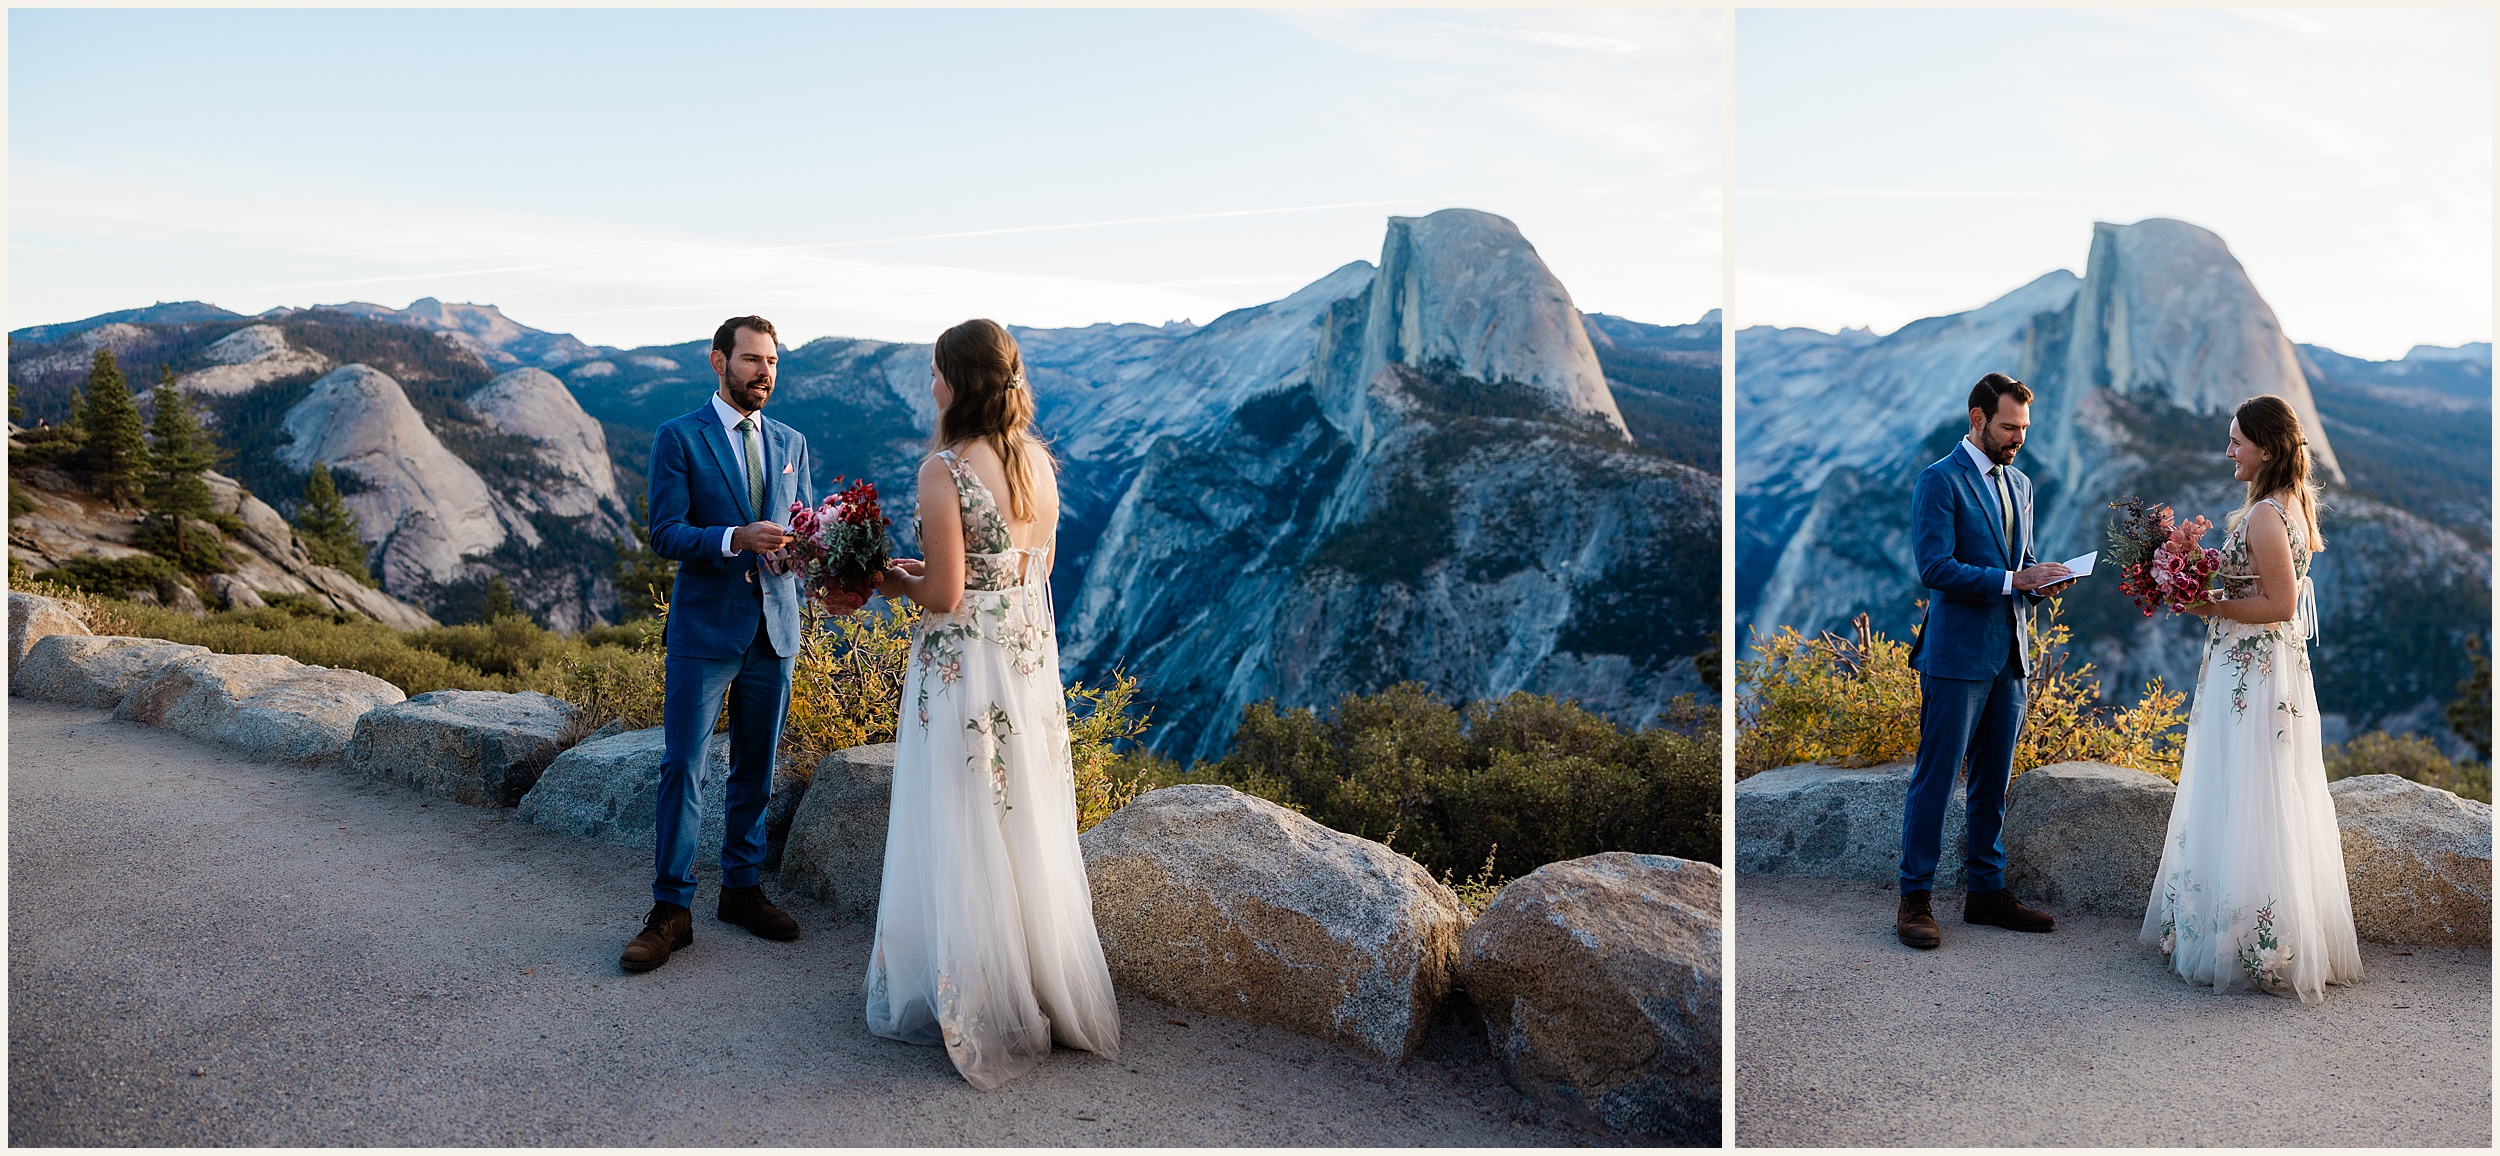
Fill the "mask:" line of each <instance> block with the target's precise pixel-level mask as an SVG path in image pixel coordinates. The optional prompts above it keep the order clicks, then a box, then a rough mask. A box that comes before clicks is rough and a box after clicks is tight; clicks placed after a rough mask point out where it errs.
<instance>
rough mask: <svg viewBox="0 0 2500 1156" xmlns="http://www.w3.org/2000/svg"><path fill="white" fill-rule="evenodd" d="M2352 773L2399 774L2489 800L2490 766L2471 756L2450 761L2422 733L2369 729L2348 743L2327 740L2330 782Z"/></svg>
mask: <svg viewBox="0 0 2500 1156" xmlns="http://www.w3.org/2000/svg"><path fill="white" fill-rule="evenodd" d="M2354 775H2400V776H2402V777H2404V778H2407V779H2411V780H2413V781H2414V782H2417V783H2420V784H2422V785H2423V786H2426V787H2437V788H2439V789H2441V790H2443V791H2454V792H2456V793H2457V795H2458V796H2459V797H2461V798H2467V799H2472V800H2474V801H2475V802H2477V803H2488V802H2490V801H2491V768H2490V767H2489V766H2487V765H2485V764H2482V763H2478V762H2475V761H2474V760H2472V759H2465V760H2462V761H2459V760H2452V759H2450V758H2449V757H2448V756H2446V755H2444V754H2441V753H2440V751H2439V744H2437V743H2434V742H2432V741H2431V740H2429V739H2427V738H2425V737H2423V736H2421V735H2391V734H2389V733H2387V732H2386V731H2371V732H2370V733H2368V734H2365V735H2362V736H2360V737H2359V738H2356V739H2354V740H2352V741H2351V742H2349V743H2329V744H2327V748H2326V777H2327V779H2328V780H2329V781H2333V780H2336V779H2346V778H2351V777H2352V776H2354Z"/></svg>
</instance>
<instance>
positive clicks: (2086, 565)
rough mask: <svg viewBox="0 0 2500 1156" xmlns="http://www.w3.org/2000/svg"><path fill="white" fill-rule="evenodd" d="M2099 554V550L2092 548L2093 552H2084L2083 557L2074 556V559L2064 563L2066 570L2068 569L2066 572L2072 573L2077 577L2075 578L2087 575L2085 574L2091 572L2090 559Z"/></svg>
mask: <svg viewBox="0 0 2500 1156" xmlns="http://www.w3.org/2000/svg"><path fill="white" fill-rule="evenodd" d="M2100 556H2101V552H2100V551H2098V550H2094V551H2093V552H2091V553H2089V554H2086V555H2084V556H2083V557H2081V558H2076V559H2074V560H2072V561H2070V562H2068V563H2066V569H2067V571H2068V572H2070V573H2072V574H2073V575H2074V576H2075V577H2077V578H2081V577H2083V576H2085V575H2087V574H2090V573H2091V572H2092V560H2093V559H2095V558H2098V557H2100Z"/></svg>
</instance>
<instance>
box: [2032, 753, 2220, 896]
mask: <svg viewBox="0 0 2500 1156" xmlns="http://www.w3.org/2000/svg"><path fill="white" fill-rule="evenodd" d="M2178 793H2179V789H2178V787H2177V786H2175V785H2173V784H2172V783H2171V781H2170V780H2168V779H2165V778H2163V777H2161V776H2160V775H2156V774H2151V773H2148V772H2145V771H2139V770H2135V769H2133V768H2130V767H2113V766H2109V765H2107V764H2103V763H2054V764H2051V765H2048V766H2043V767H2034V768H2032V769H2030V770H2028V771H2024V772H2023V773H2022V774H2020V775H2017V776H2015V777H2014V785H2013V786H2012V787H2011V788H2009V789H2008V790H2007V792H2006V798H2005V850H2006V864H2005V882H2006V885H2007V886H2009V887H2012V888H2013V889H2014V892H2015V894H2017V895H2019V896H2021V897H2022V898H2023V900H2024V901H2025V902H2028V903H2039V904H2046V905H2049V906H2052V907H2055V908H2057V909H2058V910H2061V911H2088V912H2096V913H2099V914H2103V915H2142V914H2143V913H2144V902H2145V897H2146V896H2149V895H2151V894H2152V893H2153V881H2154V880H2155V879H2156V878H2157V877H2158V876H2159V875H2160V873H2161V851H2162V840H2163V838H2164V837H2165V836H2166V835H2167V833H2168V832H2169V830H2170V804H2171V802H2172V801H2173V800H2174V799H2176V798H2177V797H2178Z"/></svg>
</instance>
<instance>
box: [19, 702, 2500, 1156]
mask: <svg viewBox="0 0 2500 1156" xmlns="http://www.w3.org/2000/svg"><path fill="white" fill-rule="evenodd" d="M8 707H9V713H8V719H7V721H8V750H9V762H8V772H9V879H8V884H9V1061H10V1062H9V1140H10V1142H11V1143H13V1144H37V1145H69V1144H122V1145H172V1144H183V1145H191V1144H391V1145H448V1144H498V1145H501V1144H511V1145H542V1144H670V1145H710V1144H809V1145H855V1144H868V1145H883V1144H892V1145H902V1144H1019V1145H1074V1144H1085V1145H1096V1144H1099V1145H1197V1144H1237V1145H1268V1144H1278V1145H1513V1144H1541V1145H1555V1144H1574V1143H1581V1144H1585V1143H1591V1142H1595V1143H1606V1142H1608V1140H1607V1137H1605V1136H1603V1135H1599V1134H1595V1133H1592V1132H1589V1131H1586V1130H1584V1129H1581V1128H1579V1127H1575V1126H1573V1125H1570V1124H1568V1123H1566V1122H1564V1121H1562V1120H1561V1119H1559V1118H1557V1117H1555V1116H1554V1115H1552V1114H1550V1113H1547V1112H1543V1111H1540V1110H1539V1109H1538V1107H1537V1106H1536V1105H1535V1104H1534V1103H1533V1102H1532V1101H1529V1100H1527V1099H1526V1098H1524V1097H1522V1096H1520V1095H1519V1094H1518V1093H1517V1092H1515V1091H1513V1090H1512V1089H1511V1088H1510V1087H1509V1086H1508V1085H1507V1084H1505V1083H1503V1082H1502V1079H1501V1075H1500V1072H1499V1071H1498V1070H1497V1069H1496V1068H1495V1067H1494V1065H1493V1064H1492V1062H1491V1060H1490V1059H1489V1057H1488V1056H1487V1053H1486V1051H1485V1046H1484V1042H1483V1038H1482V1035H1481V1029H1470V1028H1469V1027H1467V1026H1465V1025H1463V1024H1462V1023H1461V1022H1460V1021H1459V1019H1458V1018H1456V1017H1455V1016H1453V1017H1452V1018H1450V1019H1449V1020H1448V1021H1447V1022H1445V1023H1443V1024H1441V1025H1439V1026H1438V1027H1437V1028H1436V1031H1435V1034H1434V1036H1433V1038H1432V1040H1431V1041H1430V1042H1429V1043H1428V1044H1427V1045H1426V1047H1425V1049H1424V1051H1423V1052H1422V1053H1421V1054H1419V1055H1418V1056H1417V1057H1416V1058H1415V1059H1414V1060H1412V1061H1410V1062H1408V1063H1407V1064H1405V1065H1403V1066H1402V1067H1399V1068H1396V1069H1386V1068H1383V1067H1381V1066H1378V1065H1376V1064H1373V1063H1371V1062H1369V1061H1367V1060H1364V1059H1362V1058H1361V1057H1359V1056H1357V1055H1355V1054H1354V1053H1352V1052H1350V1051H1347V1050H1345V1049H1343V1048H1340V1047H1337V1046H1335V1045H1331V1044H1327V1043H1323V1042H1321V1041H1318V1040H1314V1039H1310V1038H1308V1037H1304V1036H1300V1035H1295V1034H1292V1033H1289V1032H1284V1031H1280V1030H1277V1029H1273V1028H1261V1027H1254V1026H1250V1025H1247V1024H1240V1023H1233V1022H1229V1021H1224V1020H1219V1019H1215V1018H1213V1017H1210V1016H1204V1015H1200V1014H1197V1013H1194V1012H1185V1011H1181V1010H1178V1009H1175V1008H1171V1007H1167V1006H1164V1005H1161V1004H1156V1003H1152V1002H1150V1001H1147V1000H1145V999H1142V998H1138V997H1135V996H1127V995H1124V996H1123V997H1122V999H1121V1013H1122V1017H1123V1035H1124V1045H1125V1054H1124V1055H1123V1056H1122V1058H1121V1059H1120V1061H1118V1062H1116V1063H1115V1062H1112V1061H1107V1060H1103V1059H1099V1058H1097V1057H1094V1056H1092V1055H1090V1054H1087V1053H1082V1052H1070V1051H1066V1050H1061V1051H1059V1052H1057V1053H1055V1054H1053V1055H1052V1056H1051V1058H1050V1059H1049V1060H1048V1061H1047V1062H1045V1063H1044V1064H1043V1065H1042V1066H1041V1068H1039V1069H1038V1070H1036V1071H1034V1072H1033V1073H1031V1074H1029V1075H1027V1076H1025V1077H1024V1078H1023V1079H1021V1080H1018V1081H1016V1082H1014V1083H1012V1084H1010V1085H1008V1086H1007V1087H1006V1088H1004V1089H1001V1090H999V1091H997V1092H992V1093H982V1092H979V1091H975V1090H974V1089H973V1088H971V1087H970V1086H969V1085H966V1084H965V1083H964V1082H963V1081H962V1079H961V1078H959V1077H958V1076H956V1075H955V1072H954V1069H953V1068H952V1067H951V1066H949V1065H948V1064H947V1062H946V1059H945V1056H944V1055H943V1053H941V1052H940V1051H938V1050H937V1049H934V1048H917V1047H912V1046H910V1045H907V1044H899V1043H894V1042H891V1041H886V1040H880V1039H877V1038H875V1037H873V1036H871V1035H869V1034H868V1032H867V1029H866V1027H865V1026H864V1024H863V1023H862V1021H861V1016H860V997H859V994H858V993H859V976H860V972H861V969H862V966H863V964H864V962H865V960H866V958H867V954H868V941H869V929H868V928H867V927H865V926H860V925H847V926H838V925H835V924H834V923H833V922H832V920H831V918H830V916H829V915H828V914H827V913H826V912H825V911H824V910H823V909H822V908H820V907H817V906H814V905H812V904H807V903H803V902H793V901H791V900H788V899H786V898H783V899H782V900H781V901H782V902H783V903H784V905H785V906H786V907H788V908H789V910H790V911H791V913H792V914H794V915H796V916H797V917H798V918H799V920H800V923H801V924H802V926H803V927H804V928H805V931H806V937H805V938H804V939H802V940H800V941H799V942H797V943H790V944H783V943H772V942H768V941H765V940H761V939H757V938H755V937H754V936H751V935H749V934H747V933H746V932H745V931H744V930H742V929H739V928H735V927H730V926H727V925H724V924H722V923H720V922H718V921H717V920H715V919H714V918H713V917H712V906H713V888H712V886H710V885H707V886H706V887H705V889H704V893H703V894H702V895H701V896H700V897H698V899H697V901H696V907H695V943H694V946H693V947H692V948H690V949H688V950H687V951H684V952H681V953H679V954H678V955H677V957H675V958H674V959H672V960H671V961H670V962H669V964H668V965H667V966H666V967H663V968H661V969H660V970H658V971H655V972H652V973H649V974H647V975H642V976H631V977H629V976H625V975H623V974H621V973H619V972H618V970H617V967H616V955H617V952H618V950H619V949H620V948H622V947H623V946H624V943H625V940H626V939H628V938H630V937H631V936H632V935H633V933H634V931H635V930H636V928H637V927H638V926H639V923H640V920H641V917H642V914H643V912H644V911H645V910H646V909H648V907H649V900H648V898H647V897H648V895H649V891H648V879H649V875H650V859H649V856H648V853H647V852H642V851H637V850H633V849H629V848H619V847H611V846H606V845H601V844H595V843H590V842H586V841H581V840H576V839H570V838H565V837H563V836H559V835H555V834H551V833H548V832H545V831H541V830H539V829H537V828H534V827H529V826H526V825H523V824H519V823H515V822H513V821H511V819H510V818H509V817H508V816H507V814H506V813H503V812H498V811H492V810H481V809H477V808H472V807H464V806H461V805H458V804H455V803H451V802H448V801H445V800H441V799H434V798H431V797H428V796H424V795H420V794H418V793H416V792H414V791H411V790H406V789H402V788H398V787H392V786H381V785H367V784H360V783H358V782H356V781H354V780H351V779H350V778H348V777H346V776H345V775H343V774H341V773H340V772H339V771H337V770H335V769H302V768H284V767H275V766H270V765H266V764H259V763H254V762H250V761H248V760H245V759H243V758H241V757H239V756H235V755H231V754H226V753H222V752H221V751H220V750H218V749H217V748H214V747H211V746H209V745H206V744H202V743H198V742H195V741H193V740H190V739H186V738H183V737H181V736H179V735H175V734H171V733H169V732H163V731H156V730H152V729H149V728H145V727H140V726H135V725H132V724H127V723H119V722H114V721H112V720H111V719H110V718H109V717H107V715H106V714H105V713H104V712H101V711H92V710H81V709H76V708H69V707H60V706H53V705H48V704H42V703H33V702H28V701H25V700H22V699H10V700H8ZM767 889H768V890H772V891H774V893H775V894H776V896H777V897H778V896H779V892H778V890H777V889H776V888H774V887H773V886H772V881H771V880H770V878H769V877H768V878H767ZM2485 1006H2487V1005H2485ZM1172 1021H1180V1022H1179V1023H1175V1022H1172ZM1181 1024H1186V1025H1187V1026H1181ZM2484 1134H2485V1135H2487V1133H2484Z"/></svg>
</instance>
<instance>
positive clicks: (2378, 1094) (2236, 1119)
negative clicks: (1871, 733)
mask: <svg viewBox="0 0 2500 1156" xmlns="http://www.w3.org/2000/svg"><path fill="white" fill-rule="evenodd" d="M1894 903H1895V896H1894V893H1893V892H1892V891H1891V889H1889V888H1884V887H1877V886H1870V885H1865V884H1858V883H1843V882H1836V881H1833V880H1828V879H1794V878H1783V877H1777V876H1761V875H1745V876H1740V877H1739V878H1738V879H1737V881H1736V911H1737V916H1736V921H1735V929H1734V934H1735V937H1736V974H1735V982H1734V988H1733V992H1732V995H1733V999H1734V1007H1735V1016H1736V1063H1735V1068H1736V1079H1735V1085H1734V1103H1733V1104H1732V1106H1731V1107H1732V1110H1733V1111H1734V1113H1735V1124H1736V1142H1737V1144H1738V1145H1740V1146H1753V1145H1777V1146H1789V1145H1818V1146H1819V1145H1836V1146H1875V1145H1937V1146H1957V1145H2051V1144H2055V1145H2106V1146H2119V1147H2126V1146H2167V1145H2229V1146H2277V1145H2280V1146H2310V1145H2334V1146H2360V1147H2379V1146H2391V1147H2404V1146H2425V1145H2428V1146H2456V1147H2475V1148H2483V1147H2489V1146H2490V1144H2491V1138H2492V1127H2491V1125H2492V1112H2491V1087H2492V1084H2491V1057H2492V1039H2491V1025H2492V1007H2491V980H2492V974H2491V952H2490V950H2489V949H2487V948H2471V949H2468V948H2430V947H2423V948H2411V949H2407V948H2395V947H2389V946H2387V945H2385V944H2375V943H2364V944H2362V945H2361V955H2362V967H2363V969H2364V971H2365V973H2366V978H2365V979H2364V981H2363V982H2362V983H2361V984H2359V985H2357V986H2354V987H2350V988H2337V987H2330V988H2328V989H2327V1001H2326V1002H2325V1003H2324V1004H2323V1005H2319V1006H2315V1007H2304V1006H2302V1005H2301V1004H2300V1003H2299V1002H2297V1001H2295V1000H2290V999H2284V998H2280V997H2276V996H2266V995H2258V994H2255V993H2250V992H2234V993H2224V994H2217V993H2215V992H2213V991H2211V990H2210V989H2200V988H2195V987H2191V986H2189V985H2188V984H2187V983H2186V982H2185V981H2183V980H2180V979H2177V978H2176V977H2174V976H2172V975H2171V974H2170V973H2169V972H2168V971H2167V970H2165V969H2164V968H2163V966H2162V962H2161V955H2160V953H2159V952H2158V951H2154V950H2152V949H2149V948H2141V947H2138V946H2137V945H2136V942H2135V935H2136V925H2137V921H2136V920H2134V919H2115V918H2105V917H2089V916H2072V915H2068V914H2066V913H2064V912H2056V914H2057V915H2058V916H2059V919H2058V928H2057V930H2056V931H2055V932H2054V933H2051V934H2048V935H2026V934H2022V933H2019V932H2012V931H2006V930H2003V929H2001V928H1995V927H1973V926H1970V925H1968V924H1965V923H1963V922H1962V921H1961V910H1962V909H1961V897H1960V896H1959V895H1940V896H1939V897H1938V899H1937V902H1936V908H1937V915H1938V920H1937V922H1938V923H1939V925H1940V926H1941V927H1942V928H1943V930H1944V946H1943V947H1941V948H1938V949H1936V950H1935V951H1933V952H1919V951H1913V950H1911V949H1910V948H1907V947H1903V946H1901V944H1900V942H1899V940H1897V939H1896V938H1895V937H1894V935H1893V929H1892V918H1893V910H1894ZM2407 951H2409V952H2410V954H2401V953H2403V952H2407Z"/></svg>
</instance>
